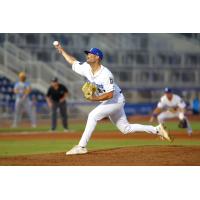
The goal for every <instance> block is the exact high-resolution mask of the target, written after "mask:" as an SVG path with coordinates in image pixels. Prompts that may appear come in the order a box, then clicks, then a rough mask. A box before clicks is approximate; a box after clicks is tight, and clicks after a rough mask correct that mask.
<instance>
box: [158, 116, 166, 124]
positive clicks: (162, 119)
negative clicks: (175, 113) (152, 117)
mask: <svg viewBox="0 0 200 200" xmlns="http://www.w3.org/2000/svg"><path fill="white" fill-rule="evenodd" d="M157 120H158V122H159V123H163V122H164V120H165V117H164V116H163V114H160V115H158V116H157Z"/></svg>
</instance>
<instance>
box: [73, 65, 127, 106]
mask: <svg viewBox="0 0 200 200" xmlns="http://www.w3.org/2000/svg"><path fill="white" fill-rule="evenodd" d="M72 70H73V71H75V72H76V73H78V74H80V75H81V76H84V77H85V78H86V79H87V81H88V82H91V83H93V84H95V85H96V86H97V88H98V89H97V92H96V95H97V96H99V95H102V94H104V93H108V92H111V91H114V94H113V98H112V99H109V100H106V101H103V102H105V103H107V102H109V103H110V102H113V103H119V102H124V96H123V94H122V92H121V89H120V88H119V87H118V85H116V84H115V82H114V77H113V75H112V73H111V72H110V71H109V70H108V69H107V68H106V67H104V66H103V65H101V68H100V70H99V71H98V72H97V73H96V74H93V73H92V69H91V67H90V65H89V64H88V63H87V62H84V63H81V62H78V61H76V62H74V64H73V65H72Z"/></svg>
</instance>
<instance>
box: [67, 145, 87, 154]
mask: <svg viewBox="0 0 200 200" xmlns="http://www.w3.org/2000/svg"><path fill="white" fill-rule="evenodd" d="M87 152H88V151H87V149H86V148H85V147H81V146H78V145H76V146H74V147H73V148H72V149H71V150H69V151H68V152H66V155H76V154H86V153H87Z"/></svg>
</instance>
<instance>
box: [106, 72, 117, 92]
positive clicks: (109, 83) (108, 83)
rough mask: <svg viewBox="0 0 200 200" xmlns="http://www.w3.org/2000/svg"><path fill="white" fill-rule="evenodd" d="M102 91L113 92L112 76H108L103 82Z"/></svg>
mask: <svg viewBox="0 0 200 200" xmlns="http://www.w3.org/2000/svg"><path fill="white" fill-rule="evenodd" d="M104 90H105V92H106V93H107V92H111V91H114V90H115V87H114V78H113V76H112V75H109V76H107V77H106V78H105V82H104Z"/></svg>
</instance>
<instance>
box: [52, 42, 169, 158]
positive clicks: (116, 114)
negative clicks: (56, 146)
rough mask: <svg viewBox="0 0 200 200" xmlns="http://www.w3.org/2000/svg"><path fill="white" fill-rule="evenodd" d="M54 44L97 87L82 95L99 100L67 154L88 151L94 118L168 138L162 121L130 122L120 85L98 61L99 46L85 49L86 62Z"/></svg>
mask: <svg viewBox="0 0 200 200" xmlns="http://www.w3.org/2000/svg"><path fill="white" fill-rule="evenodd" d="M54 45H55V44H54ZM55 48H56V49H57V50H58V52H59V53H60V54H62V55H63V57H64V58H65V60H66V61H67V62H68V63H69V64H71V65H72V70H73V71H74V72H76V73H78V74H79V75H81V76H84V77H85V78H86V79H87V82H88V83H92V84H94V85H95V86H96V88H97V89H96V91H95V93H92V95H91V96H87V94H84V95H85V97H86V98H87V99H88V100H90V101H98V102H100V104H99V105H98V106H97V107H96V108H95V109H94V110H92V111H91V112H90V113H89V115H88V119H87V124H86V127H85V130H84V132H83V135H82V137H81V139H80V141H79V144H78V145H76V146H75V147H73V148H72V149H71V150H69V151H68V152H66V155H73V154H85V153H87V149H86V146H87V143H88V141H89V139H90V137H91V135H92V133H93V131H94V129H95V127H96V125H97V122H98V121H99V120H101V119H103V118H105V117H109V119H110V120H111V121H112V123H114V124H115V125H116V126H117V128H118V129H119V130H120V131H121V132H122V133H124V134H128V133H134V132H147V133H150V134H154V135H160V136H162V137H164V139H166V140H168V141H171V138H170V136H169V134H168V132H167V131H166V130H165V129H164V127H163V126H162V124H159V125H158V126H156V127H154V126H151V125H141V124H129V122H128V121H127V118H126V115H125V112H124V104H125V99H124V96H123V94H122V91H121V89H120V88H119V87H118V86H117V85H116V84H115V81H114V77H113V75H112V73H111V72H110V71H109V70H108V69H107V68H106V67H104V66H103V65H102V64H101V61H102V59H103V53H102V52H101V51H100V50H99V49H97V48H92V49H90V50H89V51H85V53H86V62H79V61H77V60H76V59H75V58H74V57H73V56H71V55H69V54H68V53H67V52H66V51H65V50H64V49H63V48H62V46H61V45H60V43H57V44H56V45H55ZM86 85H87V84H86ZM83 88H84V86H83Z"/></svg>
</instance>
